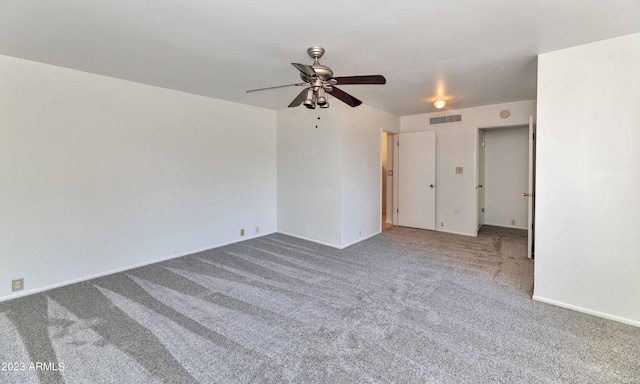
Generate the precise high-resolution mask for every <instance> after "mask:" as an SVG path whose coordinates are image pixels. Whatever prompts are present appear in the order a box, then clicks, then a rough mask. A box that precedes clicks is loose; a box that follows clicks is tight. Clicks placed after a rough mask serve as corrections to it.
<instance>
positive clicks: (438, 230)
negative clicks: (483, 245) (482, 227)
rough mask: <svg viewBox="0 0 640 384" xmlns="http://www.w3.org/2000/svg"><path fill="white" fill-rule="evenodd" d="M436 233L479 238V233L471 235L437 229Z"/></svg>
mask: <svg viewBox="0 0 640 384" xmlns="http://www.w3.org/2000/svg"><path fill="white" fill-rule="evenodd" d="M436 232H444V233H450V234H452V235H462V236H471V237H478V233H477V232H476V233H474V234H470V233H464V232H456V231H449V230H447V229H439V228H436Z"/></svg>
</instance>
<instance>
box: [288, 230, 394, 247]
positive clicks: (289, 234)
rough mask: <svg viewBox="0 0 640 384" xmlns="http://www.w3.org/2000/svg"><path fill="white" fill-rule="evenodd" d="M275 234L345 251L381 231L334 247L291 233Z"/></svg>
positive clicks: (333, 245)
mask: <svg viewBox="0 0 640 384" xmlns="http://www.w3.org/2000/svg"><path fill="white" fill-rule="evenodd" d="M277 232H278V233H280V234H283V235H287V236H291V237H295V238H296V239H300V240H306V241H310V242H312V243H316V244H320V245H326V246H327V247H331V248H335V249H345V248H347V247H350V246H352V245H354V244H357V243H359V242H361V241H364V240H367V239H370V238H372V237H373V236H375V235H379V234H380V233H382V231H378V232H375V233H373V234H371V235H368V236H366V237H362V238H358V240H356V241H353V242H351V243H349V244H346V245H336V244H331V243H327V242H325V241H320V240H315V239H311V238H308V237H304V236H299V235H294V234H292V233H288V232H282V231H277Z"/></svg>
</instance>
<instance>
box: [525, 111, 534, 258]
mask: <svg viewBox="0 0 640 384" xmlns="http://www.w3.org/2000/svg"><path fill="white" fill-rule="evenodd" d="M535 133H536V132H535V126H534V125H533V116H529V191H528V192H527V193H526V194H525V195H528V197H529V206H528V208H527V212H528V213H527V225H528V226H527V232H528V234H529V235H528V240H527V257H528V258H531V256H532V254H533V241H534V236H533V235H534V227H535V226H534V212H535V210H534V208H535V205H534V204H535V194H534V193H533V192H534V190H535V175H534V172H535Z"/></svg>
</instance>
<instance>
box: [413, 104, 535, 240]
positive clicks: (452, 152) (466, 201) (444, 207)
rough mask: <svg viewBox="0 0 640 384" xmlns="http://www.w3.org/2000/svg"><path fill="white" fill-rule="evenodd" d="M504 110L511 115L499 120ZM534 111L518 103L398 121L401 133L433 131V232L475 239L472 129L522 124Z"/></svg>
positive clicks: (427, 114)
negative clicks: (435, 120)
mask: <svg viewBox="0 0 640 384" xmlns="http://www.w3.org/2000/svg"><path fill="white" fill-rule="evenodd" d="M504 109H506V110H509V111H510V112H511V115H510V116H509V117H508V118H506V119H501V118H500V116H499V113H500V111H502V110H504ZM535 111H536V103H535V101H519V102H514V103H506V104H496V105H487V106H483V107H477V108H466V109H459V110H448V111H441V112H434V113H424V114H419V115H411V116H403V117H402V118H401V131H402V132H417V131H436V230H438V231H445V232H452V233H459V234H464V235H469V236H476V234H477V223H476V212H475V209H476V208H475V207H476V189H475V187H476V175H475V174H476V170H475V169H476V163H475V162H476V150H477V148H476V128H477V127H484V126H489V125H494V124H495V125H498V124H509V123H512V122H513V123H515V122H518V123H521V122H525V121H528V120H529V116H535ZM458 113H460V114H462V121H461V122H456V123H446V124H438V125H433V126H431V125H429V119H430V118H431V117H438V116H446V115H451V114H458ZM456 167H463V174H456V173H455V169H456ZM440 223H444V226H443V227H441V226H440Z"/></svg>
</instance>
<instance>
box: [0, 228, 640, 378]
mask: <svg viewBox="0 0 640 384" xmlns="http://www.w3.org/2000/svg"><path fill="white" fill-rule="evenodd" d="M525 235H526V232H524V231H519V230H509V229H501V228H496V227H484V228H483V230H482V231H481V233H480V236H479V237H478V238H470V237H464V236H457V235H450V234H444V233H439V232H430V231H420V230H414V229H408V228H399V227H393V228H391V229H389V230H386V231H385V232H383V233H382V234H381V235H378V236H376V237H374V238H371V239H369V240H366V241H364V242H362V243H359V244H357V245H355V246H352V247H349V248H348V249H345V250H342V251H340V250H335V249H332V248H328V247H324V246H321V245H317V244H313V243H309V242H306V241H303V240H298V239H294V238H291V237H287V236H284V235H279V234H276V235H270V236H265V237H262V238H258V239H253V240H248V241H245V242H242V243H238V244H234V245H230V246H226V247H222V248H218V249H214V250H211V251H207V252H202V253H198V254H195V255H191V256H187V257H182V258H179V259H174V260H170V261H166V262H162V263H159V264H154V265H151V266H147V267H143V268H138V269H134V270H130V271H127V272H124V273H118V274H114V275H110V276H106V277H103V278H98V279H94V280H91V281H87V282H83V283H79V284H74V285H70V286H66V287H63V288H59V289H55V290H51V291H48V292H44V293H41V294H36V295H31V296H28V297H24V298H20V299H15V300H12V301H7V302H4V303H0V363H2V362H17V363H19V364H22V363H24V364H25V366H26V370H24V371H7V370H4V371H0V382H2V383H37V382H43V383H57V382H67V383H88V382H91V383H197V382H200V383H283V382H284V383H286V382H295V383H361V382H362V383H365V382H383V383H387V382H396V383H426V382H433V383H487V382H503V383H550V382H571V383H638V382H640V378H639V376H640V329H639V328H635V327H632V326H628V325H624V324H620V323H616V322H613V321H608V320H604V319H601V318H597V317H592V316H589V315H585V314H581V313H577V312H573V311H569V310H565V309H561V308H557V307H553V306H550V305H546V304H542V303H538V302H534V301H532V300H531V298H530V295H531V290H532V281H533V278H532V276H533V262H532V261H530V260H527V259H526V238H525ZM32 362H33V363H36V362H40V363H49V364H50V365H48V366H45V367H44V368H45V369H43V367H42V366H41V367H40V368H41V369H36V370H30V369H29V365H30V363H32ZM62 365H64V369H63V370H62V369H60V368H62ZM5 368H6V366H5ZM36 368H37V367H36ZM53 368H56V369H58V370H53Z"/></svg>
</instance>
